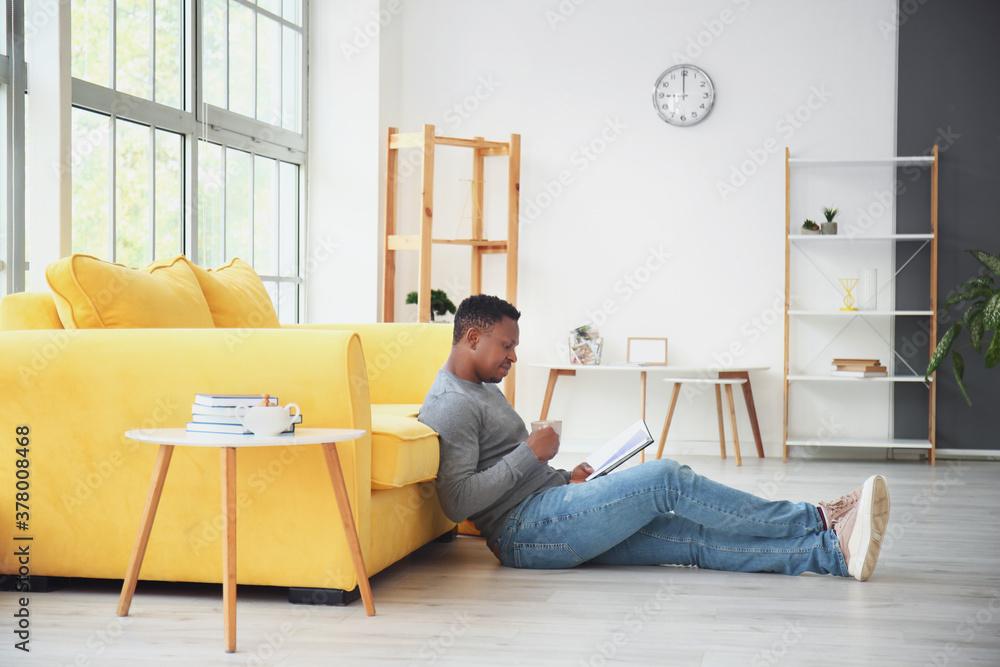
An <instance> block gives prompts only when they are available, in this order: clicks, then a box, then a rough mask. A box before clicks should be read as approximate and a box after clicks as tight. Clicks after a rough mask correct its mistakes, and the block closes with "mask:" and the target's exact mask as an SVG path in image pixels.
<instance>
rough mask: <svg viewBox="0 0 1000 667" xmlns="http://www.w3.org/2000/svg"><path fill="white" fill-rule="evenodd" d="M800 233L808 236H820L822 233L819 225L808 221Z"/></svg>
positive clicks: (803, 224) (804, 223)
mask: <svg viewBox="0 0 1000 667" xmlns="http://www.w3.org/2000/svg"><path fill="white" fill-rule="evenodd" d="M799 233H800V234H806V235H810V234H819V233H820V229H819V225H817V224H816V223H815V222H813V221H812V220H806V221H805V222H803V223H802V229H801V230H799Z"/></svg>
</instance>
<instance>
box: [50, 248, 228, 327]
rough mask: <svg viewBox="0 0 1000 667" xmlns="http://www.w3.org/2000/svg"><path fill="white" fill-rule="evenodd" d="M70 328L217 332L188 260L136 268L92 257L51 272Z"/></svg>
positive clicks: (64, 320) (62, 262)
mask: <svg viewBox="0 0 1000 667" xmlns="http://www.w3.org/2000/svg"><path fill="white" fill-rule="evenodd" d="M45 279H46V280H47V281H48V283H49V287H50V288H52V294H53V298H54V299H55V302H56V310H57V311H58V313H59V319H60V321H61V322H62V324H63V327H65V328H67V329H139V328H142V329H145V328H171V327H174V328H176V327H180V328H211V327H213V326H214V324H213V322H212V313H211V312H210V311H209V309H208V303H207V302H206V301H205V297H204V296H203V295H202V292H201V286H200V285H199V284H198V279H197V278H195V275H194V272H192V271H191V267H190V266H189V265H188V262H187V260H186V259H185V258H184V257H183V256H178V257H175V258H173V259H169V260H161V261H158V262H153V263H152V264H150V265H149V266H147V267H146V268H144V269H138V270H137V269H130V268H128V267H126V266H123V265H121V264H112V263H111V262H105V261H103V260H100V259H97V258H96V257H91V256H90V255H71V256H69V257H66V258H64V259H60V260H59V261H57V262H53V263H52V264H49V265H48V266H47V267H46V268H45Z"/></svg>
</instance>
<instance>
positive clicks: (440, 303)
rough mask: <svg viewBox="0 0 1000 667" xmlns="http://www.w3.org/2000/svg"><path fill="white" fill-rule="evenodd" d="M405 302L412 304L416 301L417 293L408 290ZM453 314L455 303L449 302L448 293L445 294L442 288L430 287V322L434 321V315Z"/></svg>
mask: <svg viewBox="0 0 1000 667" xmlns="http://www.w3.org/2000/svg"><path fill="white" fill-rule="evenodd" d="M406 303H408V304H412V303H417V293H416V292H410V293H409V294H407V295H406ZM448 314H451V315H454V314H455V304H453V303H452V302H451V299H449V298H448V295H447V294H445V292H444V290H440V289H432V290H431V322H434V321H435V317H434V316H435V315H437V316H438V317H443V316H444V315H448Z"/></svg>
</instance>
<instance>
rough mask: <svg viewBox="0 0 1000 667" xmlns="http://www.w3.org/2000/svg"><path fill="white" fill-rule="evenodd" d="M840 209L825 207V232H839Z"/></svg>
mask: <svg viewBox="0 0 1000 667" xmlns="http://www.w3.org/2000/svg"><path fill="white" fill-rule="evenodd" d="M839 212H840V211H839V210H838V209H835V208H824V209H823V217H825V218H826V222H824V223H823V233H824V234H836V233H837V221H836V217H837V213H839Z"/></svg>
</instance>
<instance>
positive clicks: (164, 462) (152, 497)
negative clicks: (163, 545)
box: [117, 445, 174, 616]
mask: <svg viewBox="0 0 1000 667" xmlns="http://www.w3.org/2000/svg"><path fill="white" fill-rule="evenodd" d="M173 453H174V446H173V445H160V449H159V450H158V451H157V452H156V463H155V464H154V465H153V476H152V478H151V479H150V480H149V491H148V492H147V493H146V504H145V505H144V506H143V508H142V518H141V519H140V520H139V530H138V532H137V533H136V536H135V545H134V546H133V547H132V556H131V557H130V558H129V561H128V569H127V570H126V571H125V581H124V583H123V584H122V593H121V597H119V598H118V611H117V613H118V615H119V616H128V610H129V607H130V606H132V596H133V595H135V585H136V583H137V582H138V581H139V570H140V569H142V559H143V557H145V555H146V545H148V544H149V534H150V532H152V530H153V519H155V518H156V508H157V507H158V506H159V504H160V496H161V495H162V493H163V482H164V480H166V479H167V469H168V468H169V467H170V457H171V456H172V455H173Z"/></svg>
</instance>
